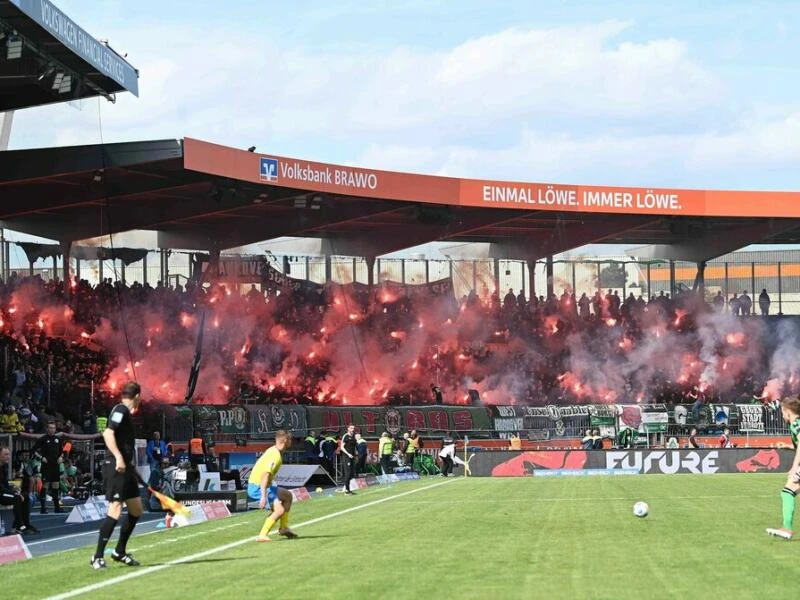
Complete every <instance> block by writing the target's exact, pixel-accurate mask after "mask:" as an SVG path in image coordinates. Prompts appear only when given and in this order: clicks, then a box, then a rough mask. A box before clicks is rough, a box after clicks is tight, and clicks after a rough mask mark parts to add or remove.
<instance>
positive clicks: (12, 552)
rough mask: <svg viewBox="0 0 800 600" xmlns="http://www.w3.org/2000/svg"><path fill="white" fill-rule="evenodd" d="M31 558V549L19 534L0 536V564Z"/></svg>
mask: <svg viewBox="0 0 800 600" xmlns="http://www.w3.org/2000/svg"><path fill="white" fill-rule="evenodd" d="M29 558H31V551H30V550H28V546H27V545H26V544H25V541H24V540H23V539H22V536H21V535H6V536H2V537H0V565H4V564H6V563H10V562H16V561H18V560H27V559H29Z"/></svg>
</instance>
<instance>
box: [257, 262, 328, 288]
mask: <svg viewBox="0 0 800 600" xmlns="http://www.w3.org/2000/svg"><path fill="white" fill-rule="evenodd" d="M262 274H263V276H264V283H266V284H267V285H272V286H274V287H279V288H282V289H284V290H291V291H293V292H301V291H302V292H305V293H314V292H316V293H320V294H321V293H322V292H323V290H324V289H325V286H324V285H322V284H320V283H314V282H313V281H308V280H306V279H295V278H294V277H289V276H288V275H284V274H283V273H281V272H280V271H278V270H277V269H275V268H274V267H273V266H272V265H270V264H269V263H266V264H265V265H264V270H263V271H262Z"/></svg>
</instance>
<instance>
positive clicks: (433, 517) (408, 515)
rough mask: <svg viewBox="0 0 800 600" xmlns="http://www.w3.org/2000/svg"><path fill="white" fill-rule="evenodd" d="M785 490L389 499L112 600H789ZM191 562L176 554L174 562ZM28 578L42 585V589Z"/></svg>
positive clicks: (479, 493)
mask: <svg viewBox="0 0 800 600" xmlns="http://www.w3.org/2000/svg"><path fill="white" fill-rule="evenodd" d="M783 479H784V476H783V475H780V474H774V475H768V476H757V477H753V476H750V475H730V476H728V475H713V476H690V475H675V476H640V477H610V478H604V477H592V478H569V479H566V478H565V479H544V478H541V479H536V478H519V479H468V480H461V483H459V484H458V485H446V486H443V487H439V488H434V489H430V490H428V491H426V492H425V494H424V496H419V495H412V496H405V497H398V498H397V499H396V500H393V501H392V502H386V503H383V504H378V505H375V506H372V507H371V508H370V509H369V510H366V511H356V512H350V513H346V514H342V515H341V516H338V517H336V518H333V519H327V520H322V521H316V522H314V523H313V525H309V526H307V527H306V528H304V529H303V530H302V531H301V532H300V533H301V534H302V536H303V537H302V538H301V539H299V540H294V541H283V540H282V541H276V542H274V543H272V544H255V543H253V544H238V545H236V546H233V547H231V548H229V549H226V550H224V551H219V552H215V553H214V554H213V555H209V556H205V557H202V558H200V559H198V562H184V563H181V564H177V565H174V568H171V569H168V570H161V571H155V572H151V573H150V574H149V575H148V577H143V578H140V579H137V580H136V582H135V583H134V582H123V583H121V584H120V586H119V588H108V589H107V590H105V592H107V593H110V592H111V590H117V589H118V590H127V591H130V592H131V593H133V592H135V593H136V595H140V594H142V595H154V596H158V595H164V594H165V590H173V591H174V590H180V591H181V593H186V592H192V593H201V594H202V595H203V596H204V598H230V597H232V596H235V595H238V594H251V595H253V594H256V595H257V594H258V593H259V590H269V594H270V595H275V596H284V597H304V596H306V595H313V596H314V597H315V598H339V597H343V596H347V597H369V598H390V597H396V595H397V594H398V593H400V592H402V594H404V595H409V594H410V595H415V596H419V597H436V598H490V599H492V600H495V599H496V600H499V599H500V598H504V599H505V598H538V597H547V598H597V599H604V598H609V599H611V598H613V599H614V600H620V599H625V598H636V599H640V598H641V597H642V596H643V595H644V596H649V597H653V598H697V597H711V596H722V597H725V598H726V600H728V599H732V598H733V599H735V598H752V597H754V596H760V597H779V596H780V595H782V594H783V593H784V592H785V590H786V589H791V586H792V585H793V581H794V575H793V573H794V565H795V564H796V559H797V554H798V552H799V551H800V550H799V549H800V546H798V545H797V544H795V543H786V542H781V541H777V540H774V539H771V538H768V537H767V536H766V535H765V534H764V528H765V527H769V526H775V525H777V524H778V523H779V521H780V500H779V495H778V493H779V490H780V489H781V487H782V485H783ZM401 485H405V484H401ZM421 485H425V484H421ZM399 489H400V487H399V486H397V487H396V490H399ZM396 490H391V491H390V490H379V493H380V494H383V493H392V494H393V493H394V492H395V491H396ZM376 497H377V496H376ZM344 500H345V499H344V498H333V499H329V500H325V499H320V500H319V501H316V502H309V503H304V504H301V505H298V509H300V508H301V507H303V512H302V513H301V512H300V511H299V510H298V514H297V515H296V516H295V518H294V522H298V521H305V520H308V519H309V517H311V513H312V512H314V513H316V511H317V510H319V509H323V512H326V513H333V512H335V511H336V509H339V508H342V507H344V506H347V505H348V504H347V502H343V501H344ZM349 500H354V499H352V498H351V499H349ZM355 500H358V501H364V500H365V499H364V498H363V496H361V497H357V498H356V499H355ZM418 500H424V502H417V501H418ZM637 500H644V501H646V502H649V503H650V506H651V513H650V516H648V517H647V518H646V519H637V518H635V517H633V515H632V514H631V508H632V505H633V503H634V502H635V501H637ZM312 505H316V508H313V511H312ZM306 511H307V512H306ZM318 514H319V513H318ZM236 518H237V519H238V518H244V519H249V525H248V526H250V525H252V527H253V531H255V530H257V528H258V525H259V524H260V522H261V515H260V514H255V513H254V514H248V515H246V516H244V517H236ZM189 530H191V531H197V529H196V528H194V527H193V528H188V529H187V530H185V531H189ZM241 532H242V529H241V528H238V527H237V528H236V530H235V531H234V532H230V531H220V532H215V533H213V535H211V536H209V537H210V538H212V539H208V540H206V539H203V538H198V540H194V539H193V540H189V542H187V543H191V544H192V549H193V550H201V549H202V548H208V547H215V546H221V545H225V544H226V543H230V542H231V541H234V540H237V539H238V538H240V537H241ZM154 541H156V540H153V539H152V538H150V539H149V540H147V542H148V543H152V542H154ZM174 546H177V547H179V548H178V550H180V547H181V546H182V544H180V543H176V544H168V545H165V546H164V547H163V548H162V547H159V548H158V549H153V550H151V551H147V552H146V553H142V557H143V558H147V559H152V557H153V554H151V552H153V553H156V552H157V559H158V560H159V561H160V562H169V561H170V560H174V557H175V554H174V552H175V551H176V548H175V547H174ZM167 551H169V553H168V552H167ZM84 554H86V553H85V552H84V553H83V554H81V555H80V557H79V558H80V561H79V563H75V564H72V565H70V568H72V569H73V571H72V574H73V576H76V575H81V569H84V568H86V569H88V567H85V566H84V563H85V562H86V561H87V557H88V554H86V556H84ZM185 554H186V552H185V549H184V552H183V553H182V554H179V555H178V556H180V555H185ZM63 556H68V555H62V558H63ZM35 562H36V561H29V562H28V563H27V564H31V565H32V564H33V563H35ZM76 565H77V566H76ZM75 569H77V572H76V571H75ZM110 570H112V571H113V572H114V574H115V575H116V574H120V573H125V571H124V570H123V569H121V568H116V569H110ZM63 572H64V571H63V570H62V571H61V573H62V574H63ZM31 573H32V575H31V578H32V579H34V578H35V579H36V581H38V582H40V583H42V582H46V580H47V577H46V576H43V575H42V574H38V575H36V574H33V573H35V571H33V570H32V571H31ZM3 575H6V572H5V568H3ZM89 575H93V574H91V573H89ZM103 575H105V574H103ZM86 579H89V580H92V579H95V580H96V578H95V577H91V576H90V577H87V578H86ZM4 580H5V577H4ZM65 581H66V580H64V579H62V580H61V585H62V587H61V589H63V584H64V582H65ZM78 583H79V582H76V584H78ZM131 586H134V587H131ZM39 589H40V590H41V589H42V588H41V587H39ZM41 595H42V594H41V593H39V594H38V597H41ZM15 597H21V596H20V595H19V594H16V595H15ZM22 597H25V596H22ZM27 597H36V596H27Z"/></svg>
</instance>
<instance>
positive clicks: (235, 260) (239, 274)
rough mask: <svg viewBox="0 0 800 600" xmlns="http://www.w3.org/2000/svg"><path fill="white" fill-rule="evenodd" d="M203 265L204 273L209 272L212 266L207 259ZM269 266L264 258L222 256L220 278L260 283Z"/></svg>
mask: <svg viewBox="0 0 800 600" xmlns="http://www.w3.org/2000/svg"><path fill="white" fill-rule="evenodd" d="M202 258H203V259H206V260H204V261H203V263H202V265H203V266H202V269H203V273H204V274H206V273H208V272H209V269H210V267H211V264H210V263H209V262H208V260H207V257H205V256H204V257H202ZM267 266H268V263H267V259H266V257H264V256H222V257H220V259H219V276H220V277H229V278H237V279H241V280H243V281H248V282H252V283H260V282H261V281H262V280H263V278H264V272H265V270H266V268H267Z"/></svg>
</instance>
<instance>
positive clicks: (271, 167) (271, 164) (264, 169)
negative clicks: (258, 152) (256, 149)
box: [261, 156, 278, 181]
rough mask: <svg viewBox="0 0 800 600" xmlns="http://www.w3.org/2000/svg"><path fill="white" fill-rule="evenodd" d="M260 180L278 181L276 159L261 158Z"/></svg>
mask: <svg viewBox="0 0 800 600" xmlns="http://www.w3.org/2000/svg"><path fill="white" fill-rule="evenodd" d="M261 180H262V181H278V159H277V158H266V157H263V156H262V157H261Z"/></svg>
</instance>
